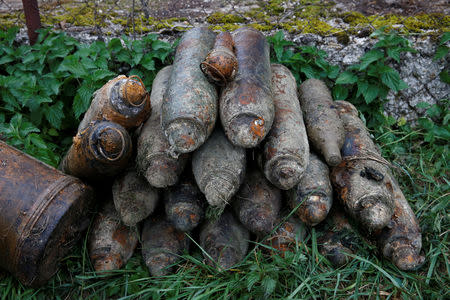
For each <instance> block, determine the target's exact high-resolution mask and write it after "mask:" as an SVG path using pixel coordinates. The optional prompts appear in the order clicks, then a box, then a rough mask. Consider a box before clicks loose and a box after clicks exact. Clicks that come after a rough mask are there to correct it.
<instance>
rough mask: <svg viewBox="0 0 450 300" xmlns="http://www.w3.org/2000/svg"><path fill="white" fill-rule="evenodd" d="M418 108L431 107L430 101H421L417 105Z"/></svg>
mask: <svg viewBox="0 0 450 300" xmlns="http://www.w3.org/2000/svg"><path fill="white" fill-rule="evenodd" d="M416 107H417V108H429V107H430V103H427V102H419V103H417V105H416Z"/></svg>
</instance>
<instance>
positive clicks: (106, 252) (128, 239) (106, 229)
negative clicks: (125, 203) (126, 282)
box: [88, 201, 139, 271]
mask: <svg viewBox="0 0 450 300" xmlns="http://www.w3.org/2000/svg"><path fill="white" fill-rule="evenodd" d="M138 239H139V233H138V231H137V228H136V227H128V226H126V225H124V224H123V223H122V221H121V220H120V216H119V214H118V213H117V211H116V209H115V208H114V204H113V202H112V201H108V202H107V203H106V204H105V205H104V206H103V207H102V209H101V211H100V212H99V214H98V215H97V217H96V218H95V221H94V225H93V226H92V231H91V235H90V236H89V242H88V243H89V257H90V258H91V262H92V265H93V266H94V269H95V271H111V270H118V269H120V268H122V267H123V266H124V265H125V264H126V263H127V261H128V260H129V259H130V257H131V256H132V255H133V253H134V249H135V248H136V245H137V242H138Z"/></svg>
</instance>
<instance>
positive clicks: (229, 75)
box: [200, 31, 238, 85]
mask: <svg viewBox="0 0 450 300" xmlns="http://www.w3.org/2000/svg"><path fill="white" fill-rule="evenodd" d="M200 67H201V69H202V71H203V73H204V74H205V76H206V77H207V78H208V79H209V80H210V81H212V82H214V83H216V84H218V85H225V84H226V83H227V82H230V81H232V80H233V79H234V76H235V75H236V71H237V68H238V62H237V59H236V55H235V54H234V41H233V38H232V36H231V34H230V33H229V32H228V31H224V32H221V33H219V34H218V35H217V37H216V42H215V43H214V48H213V49H212V50H211V52H209V53H208V55H207V56H206V58H205V60H204V61H203V62H202V63H201V64H200Z"/></svg>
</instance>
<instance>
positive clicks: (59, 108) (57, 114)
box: [44, 101, 64, 129]
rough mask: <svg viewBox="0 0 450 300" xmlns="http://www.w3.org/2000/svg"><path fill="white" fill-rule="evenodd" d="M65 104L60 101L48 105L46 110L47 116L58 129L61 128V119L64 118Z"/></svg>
mask: <svg viewBox="0 0 450 300" xmlns="http://www.w3.org/2000/svg"><path fill="white" fill-rule="evenodd" d="M63 106H64V103H63V102H62V101H59V102H57V103H56V104H53V105H52V106H48V107H47V109H45V111H44V115H45V118H46V119H47V121H48V122H49V123H50V125H52V126H53V127H54V128H56V129H61V121H62V119H63V118H64V112H63Z"/></svg>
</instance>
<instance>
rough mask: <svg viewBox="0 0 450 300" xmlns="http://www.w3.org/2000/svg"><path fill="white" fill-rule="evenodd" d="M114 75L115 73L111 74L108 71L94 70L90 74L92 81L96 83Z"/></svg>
mask: <svg viewBox="0 0 450 300" xmlns="http://www.w3.org/2000/svg"><path fill="white" fill-rule="evenodd" d="M115 75H116V73H114V72H111V71H109V70H101V69H99V70H95V71H94V72H93V73H92V77H91V78H92V80H94V81H98V80H103V79H105V78H108V79H111V78H112V77H114V76H115Z"/></svg>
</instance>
